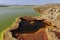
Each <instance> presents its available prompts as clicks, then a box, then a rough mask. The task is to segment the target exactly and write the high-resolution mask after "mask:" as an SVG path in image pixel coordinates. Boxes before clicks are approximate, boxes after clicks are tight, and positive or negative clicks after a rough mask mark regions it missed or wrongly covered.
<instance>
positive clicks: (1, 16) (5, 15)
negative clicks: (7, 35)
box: [0, 6, 38, 38]
mask: <svg viewBox="0 0 60 40" xmlns="http://www.w3.org/2000/svg"><path fill="white" fill-rule="evenodd" d="M33 8H34V6H12V7H0V35H1V32H2V31H3V30H4V29H6V28H7V27H9V26H10V25H11V24H12V23H13V22H14V21H15V18H17V17H19V16H37V15H38V14H37V13H36V12H35V11H34V10H33ZM0 38H1V36H0Z"/></svg>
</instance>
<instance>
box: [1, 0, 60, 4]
mask: <svg viewBox="0 0 60 40" xmlns="http://www.w3.org/2000/svg"><path fill="white" fill-rule="evenodd" d="M47 3H60V0H0V5H42V4H47Z"/></svg>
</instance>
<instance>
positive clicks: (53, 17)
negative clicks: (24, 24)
mask: <svg viewBox="0 0 60 40" xmlns="http://www.w3.org/2000/svg"><path fill="white" fill-rule="evenodd" d="M34 10H35V11H36V12H38V13H41V15H42V16H41V18H42V19H46V20H47V21H49V22H51V23H52V24H53V25H55V26H56V27H58V28H60V4H46V5H42V6H40V7H35V8H34Z"/></svg>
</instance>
